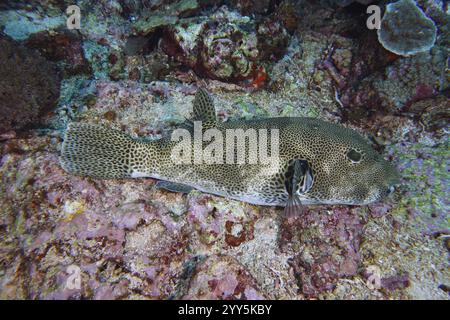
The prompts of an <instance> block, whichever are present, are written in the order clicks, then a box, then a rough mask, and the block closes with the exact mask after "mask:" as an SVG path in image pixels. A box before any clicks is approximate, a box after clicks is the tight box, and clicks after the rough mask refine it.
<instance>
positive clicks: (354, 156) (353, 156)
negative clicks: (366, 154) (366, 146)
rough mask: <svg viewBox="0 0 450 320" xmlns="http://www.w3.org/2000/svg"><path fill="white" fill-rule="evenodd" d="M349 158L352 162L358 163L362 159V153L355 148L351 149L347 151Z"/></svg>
mask: <svg viewBox="0 0 450 320" xmlns="http://www.w3.org/2000/svg"><path fill="white" fill-rule="evenodd" d="M347 158H349V159H350V161H352V162H355V163H358V162H360V161H361V158H362V154H361V153H360V152H358V151H356V150H355V149H350V150H349V151H348V152H347Z"/></svg>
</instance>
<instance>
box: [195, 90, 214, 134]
mask: <svg viewBox="0 0 450 320" xmlns="http://www.w3.org/2000/svg"><path fill="white" fill-rule="evenodd" d="M191 121H202V127H203V129H209V128H214V127H216V125H217V117H216V109H215V108H214V103H213V100H212V98H211V96H210V95H209V94H208V92H207V91H206V90H205V89H203V88H199V89H198V91H197V93H196V95H195V98H194V103H193V115H192V119H191Z"/></svg>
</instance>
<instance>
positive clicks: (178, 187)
mask: <svg viewBox="0 0 450 320" xmlns="http://www.w3.org/2000/svg"><path fill="white" fill-rule="evenodd" d="M155 187H156V189H164V190H167V191H170V192H181V193H189V192H191V191H192V190H194V188H192V187H190V186H188V185H185V184H181V183H175V182H169V181H158V182H157V183H156V185H155Z"/></svg>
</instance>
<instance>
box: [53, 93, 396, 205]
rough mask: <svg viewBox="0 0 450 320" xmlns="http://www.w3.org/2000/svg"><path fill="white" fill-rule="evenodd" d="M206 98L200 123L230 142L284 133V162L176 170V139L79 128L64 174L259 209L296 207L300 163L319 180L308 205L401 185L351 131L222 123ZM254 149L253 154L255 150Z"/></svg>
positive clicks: (74, 126)
mask: <svg viewBox="0 0 450 320" xmlns="http://www.w3.org/2000/svg"><path fill="white" fill-rule="evenodd" d="M198 95H201V96H200V98H199V97H198ZM198 95H197V97H196V102H195V103H199V104H200V106H199V108H197V110H203V111H197V112H205V114H206V115H205V117H203V119H200V118H201V117H200V115H201V113H197V116H196V115H195V114H194V117H196V119H197V120H199V119H200V120H205V121H206V122H207V123H214V124H215V128H216V129H218V130H219V131H220V132H222V133H223V136H224V137H225V135H226V133H225V130H226V129H239V128H240V129H244V130H247V129H250V128H253V129H255V130H257V131H258V129H267V130H268V132H269V135H270V130H271V129H278V130H279V161H274V162H271V163H269V164H260V163H258V164H248V162H247V163H245V164H240V165H238V164H226V163H224V164H204V163H203V164H175V163H174V162H173V161H172V159H171V153H172V148H173V147H174V146H175V145H176V144H177V142H175V141H171V140H170V139H160V140H157V141H145V140H143V139H136V138H132V137H130V136H128V135H126V134H125V133H123V132H121V131H118V130H113V129H110V128H107V127H103V126H99V125H92V124H84V123H71V124H69V126H68V128H67V130H66V133H65V137H64V142H63V145H62V152H61V164H62V167H63V168H64V169H65V170H66V171H67V172H69V173H72V174H75V175H81V176H89V177H93V178H99V179H122V178H139V177H152V178H156V179H161V180H166V181H170V182H175V183H182V184H185V185H189V186H192V187H194V188H196V189H198V190H200V191H203V192H207V193H211V194H216V195H220V196H225V197H229V198H232V199H237V200H240V201H245V202H249V203H253V204H257V205H277V206H284V205H285V204H286V202H287V200H288V192H287V190H286V185H285V180H286V174H287V171H288V167H289V164H290V163H292V161H293V160H294V159H300V160H305V161H307V163H308V165H309V167H310V169H311V170H312V176H313V177H314V182H313V184H312V186H311V188H309V190H307V192H305V193H302V192H300V191H299V190H297V195H298V197H299V199H300V201H301V202H302V203H303V204H355V205H361V204H368V203H371V202H375V201H378V200H380V199H382V198H384V197H385V196H387V195H388V194H389V193H390V192H391V191H392V187H393V185H395V184H397V183H398V173H397V172H396V170H395V169H394V167H393V166H392V165H391V164H390V163H388V162H387V161H386V160H384V159H383V158H382V156H381V155H379V154H378V153H377V152H375V151H374V150H373V149H372V148H371V146H370V145H369V144H368V143H367V142H366V140H365V139H364V138H363V137H362V136H361V135H359V134H358V133H356V132H355V131H353V130H351V129H348V128H344V127H342V126H340V125H337V124H333V123H329V122H325V121H322V120H319V119H313V118H269V119H258V120H250V121H233V122H222V123H220V122H215V121H214V119H213V118H215V114H211V110H214V107H213V105H212V101H211V99H210V98H209V99H208V98H206V97H205V96H204V95H205V92H204V91H200V93H199V94H198ZM195 103H194V113H195V112H196V111H195V108H196V106H195ZM199 117H200V118H199ZM268 140H269V141H270V139H269V138H268ZM224 141H225V140H224ZM246 147H247V150H248V144H246ZM269 149H270V145H269ZM224 155H225V144H224ZM355 160H357V161H355Z"/></svg>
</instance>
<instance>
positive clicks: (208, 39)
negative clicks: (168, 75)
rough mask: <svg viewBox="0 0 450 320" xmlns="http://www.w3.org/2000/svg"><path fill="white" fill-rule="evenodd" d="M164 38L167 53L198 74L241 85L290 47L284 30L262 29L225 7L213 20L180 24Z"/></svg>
mask: <svg viewBox="0 0 450 320" xmlns="http://www.w3.org/2000/svg"><path fill="white" fill-rule="evenodd" d="M168 32H169V36H168V37H167V38H163V41H164V42H163V47H164V50H165V52H166V53H168V54H169V55H170V56H173V57H175V58H176V59H177V60H178V61H180V62H182V63H183V64H184V65H186V66H189V67H190V68H192V69H193V70H194V71H195V72H196V74H198V75H200V76H203V77H208V78H211V79H217V80H222V81H228V82H229V81H231V82H239V81H243V80H246V79H253V78H255V77H256V76H257V71H258V69H259V68H258V66H259V62H260V61H261V60H264V59H266V60H267V59H272V60H276V59H277V58H280V57H281V56H282V55H283V54H284V51H285V48H286V47H287V44H288V35H287V32H286V30H285V29H284V26H283V25H282V24H280V23H279V22H277V21H265V22H262V23H261V24H260V25H259V26H258V27H256V26H255V24H254V22H253V21H251V20H250V19H249V18H248V17H246V16H241V15H239V14H238V13H237V12H233V11H229V10H228V9H227V7H225V6H223V7H221V8H220V9H219V10H217V11H216V12H215V13H214V14H213V15H211V16H210V17H208V18H206V17H202V18H193V19H184V20H180V21H179V23H177V24H175V25H173V26H171V27H169V29H168Z"/></svg>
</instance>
